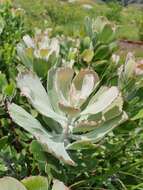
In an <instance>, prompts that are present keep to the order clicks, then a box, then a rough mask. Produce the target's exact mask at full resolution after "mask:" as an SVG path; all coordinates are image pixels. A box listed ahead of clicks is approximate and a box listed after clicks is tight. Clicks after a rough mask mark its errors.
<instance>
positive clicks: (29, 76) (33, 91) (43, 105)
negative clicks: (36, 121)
mask: <svg viewBox="0 0 143 190" xmlns="http://www.w3.org/2000/svg"><path fill="white" fill-rule="evenodd" d="M17 84H18V87H19V88H20V90H21V92H22V94H23V95H24V96H26V97H27V98H28V99H29V100H30V102H31V104H32V105H33V107H34V108H35V109H36V110H37V111H38V112H39V113H41V114H43V115H44V116H47V117H50V118H52V119H54V120H55V121H57V122H58V123H60V124H61V125H62V126H64V125H65V122H66V120H67V119H66V118H65V117H64V116H61V115H59V114H57V113H55V112H54V110H53V108H52V105H51V102H50V99H49V97H48V94H47V93H46V91H45V89H44V87H43V86H42V83H41V81H40V79H39V78H38V76H37V75H36V74H33V73H32V72H27V73H23V74H20V75H19V76H18V79H17Z"/></svg>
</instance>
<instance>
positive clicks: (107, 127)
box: [83, 112, 128, 143]
mask: <svg viewBox="0 0 143 190" xmlns="http://www.w3.org/2000/svg"><path fill="white" fill-rule="evenodd" d="M127 119H128V116H127V114H126V113H125V112H123V113H121V114H120V115H119V116H117V117H115V118H113V119H111V120H109V121H106V122H105V123H103V125H102V124H101V126H99V127H98V128H96V129H95V130H93V131H91V132H89V133H86V134H85V135H83V140H85V139H86V138H87V140H91V141H92V142H94V143H96V142H98V141H99V140H101V139H102V138H103V137H104V136H105V135H106V134H107V133H109V132H110V131H111V130H113V129H114V128H115V127H117V126H119V125H120V124H122V123H123V122H125V121H127Z"/></svg>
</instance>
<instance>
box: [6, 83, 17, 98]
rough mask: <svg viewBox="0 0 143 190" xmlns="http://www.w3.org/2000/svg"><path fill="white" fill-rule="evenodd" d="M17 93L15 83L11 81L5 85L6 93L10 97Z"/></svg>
mask: <svg viewBox="0 0 143 190" xmlns="http://www.w3.org/2000/svg"><path fill="white" fill-rule="evenodd" d="M14 93H15V84H14V83H10V84H8V85H6V86H5V89H4V94H5V95H6V96H8V97H12V96H13V95H14Z"/></svg>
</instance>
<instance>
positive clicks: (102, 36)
mask: <svg viewBox="0 0 143 190" xmlns="http://www.w3.org/2000/svg"><path fill="white" fill-rule="evenodd" d="M98 37H99V41H100V42H101V43H104V44H106V43H110V42H111V41H113V39H114V38H115V32H113V29H112V27H111V25H110V24H106V25H105V26H104V28H103V29H102V32H101V33H99V36H98Z"/></svg>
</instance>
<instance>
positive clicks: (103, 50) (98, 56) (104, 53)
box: [94, 45, 110, 60]
mask: <svg viewBox="0 0 143 190" xmlns="http://www.w3.org/2000/svg"><path fill="white" fill-rule="evenodd" d="M109 54H110V50H109V46H107V45H101V46H99V47H98V48H97V49H96V51H95V54H94V58H95V60H104V59H106V58H107V57H108V55H109Z"/></svg>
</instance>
